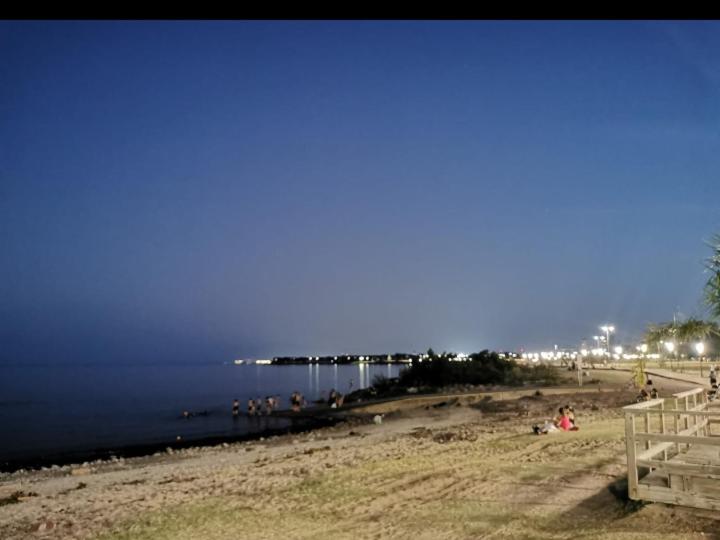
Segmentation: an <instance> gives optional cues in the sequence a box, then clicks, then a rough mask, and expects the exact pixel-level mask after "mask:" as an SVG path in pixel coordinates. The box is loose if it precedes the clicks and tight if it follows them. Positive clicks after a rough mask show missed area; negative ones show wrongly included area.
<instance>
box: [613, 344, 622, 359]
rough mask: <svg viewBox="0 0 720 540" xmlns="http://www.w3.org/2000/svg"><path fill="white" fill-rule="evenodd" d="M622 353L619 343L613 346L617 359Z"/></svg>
mask: <svg viewBox="0 0 720 540" xmlns="http://www.w3.org/2000/svg"><path fill="white" fill-rule="evenodd" d="M622 353H623V348H622V347H621V346H620V345H618V346H617V347H615V354H616V355H617V357H618V360H620V357H621V355H622Z"/></svg>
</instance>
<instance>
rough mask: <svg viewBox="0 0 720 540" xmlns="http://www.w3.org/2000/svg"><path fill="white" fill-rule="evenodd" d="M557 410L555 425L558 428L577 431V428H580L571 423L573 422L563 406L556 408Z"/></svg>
mask: <svg viewBox="0 0 720 540" xmlns="http://www.w3.org/2000/svg"><path fill="white" fill-rule="evenodd" d="M558 412H559V413H560V414H559V416H558V417H557V421H556V423H555V425H556V426H557V427H558V428H559V429H562V430H563V431H577V430H578V429H580V428H578V427H577V426H575V425H573V423H572V422H571V421H570V417H569V416H568V414H567V411H566V410H565V407H560V409H558Z"/></svg>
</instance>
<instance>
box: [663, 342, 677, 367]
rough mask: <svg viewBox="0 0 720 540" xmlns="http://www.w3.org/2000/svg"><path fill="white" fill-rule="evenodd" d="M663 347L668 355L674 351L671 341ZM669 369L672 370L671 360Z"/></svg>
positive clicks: (673, 344)
mask: <svg viewBox="0 0 720 540" xmlns="http://www.w3.org/2000/svg"><path fill="white" fill-rule="evenodd" d="M664 345H665V348H666V349H667V352H669V353H670V354H672V353H673V351H674V350H675V343H673V342H672V341H666V342H665V343H664ZM670 369H672V360H670Z"/></svg>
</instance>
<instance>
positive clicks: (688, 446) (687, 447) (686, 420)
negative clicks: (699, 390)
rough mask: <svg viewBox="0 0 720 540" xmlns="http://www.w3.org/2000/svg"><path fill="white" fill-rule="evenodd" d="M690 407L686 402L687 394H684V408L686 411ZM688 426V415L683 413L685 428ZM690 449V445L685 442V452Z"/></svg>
mask: <svg viewBox="0 0 720 540" xmlns="http://www.w3.org/2000/svg"><path fill="white" fill-rule="evenodd" d="M689 407H690V403H689V402H688V396H685V410H686V411H687V410H688V409H689ZM689 428H690V417H689V416H688V415H687V414H686V415H685V429H689ZM688 450H690V445H689V444H687V443H685V451H686V452H687V451H688Z"/></svg>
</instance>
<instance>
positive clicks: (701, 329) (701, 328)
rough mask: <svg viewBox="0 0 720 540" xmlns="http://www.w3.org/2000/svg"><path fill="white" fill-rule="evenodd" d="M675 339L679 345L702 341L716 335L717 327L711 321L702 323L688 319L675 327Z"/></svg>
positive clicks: (698, 320) (701, 321) (691, 318)
mask: <svg viewBox="0 0 720 540" xmlns="http://www.w3.org/2000/svg"><path fill="white" fill-rule="evenodd" d="M676 328H677V338H678V340H679V341H680V342H681V343H691V342H693V341H702V340H703V339H707V338H709V337H710V336H712V335H718V325H717V323H715V322H712V321H703V320H700V319H695V318H693V317H690V318H689V319H688V320H686V321H685V322H682V323H679V324H677V325H676Z"/></svg>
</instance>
